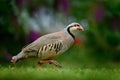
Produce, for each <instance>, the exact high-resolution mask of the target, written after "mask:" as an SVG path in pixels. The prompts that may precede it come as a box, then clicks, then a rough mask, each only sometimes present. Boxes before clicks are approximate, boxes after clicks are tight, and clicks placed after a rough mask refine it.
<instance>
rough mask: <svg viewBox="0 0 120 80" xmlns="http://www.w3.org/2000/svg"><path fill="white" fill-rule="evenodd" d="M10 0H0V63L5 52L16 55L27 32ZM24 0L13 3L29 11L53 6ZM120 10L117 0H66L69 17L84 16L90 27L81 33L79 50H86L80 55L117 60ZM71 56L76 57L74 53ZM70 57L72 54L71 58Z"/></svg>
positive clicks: (38, 0)
mask: <svg viewBox="0 0 120 80" xmlns="http://www.w3.org/2000/svg"><path fill="white" fill-rule="evenodd" d="M12 1H13V0H0V6H1V7H0V36H1V39H0V44H1V46H0V49H1V51H0V57H1V60H2V61H1V62H3V60H4V57H5V56H6V54H8V53H10V54H16V53H17V52H19V51H20V49H21V47H22V46H23V45H25V39H26V34H25V33H24V32H25V31H24V29H23V27H22V25H20V24H19V21H18V20H19V19H18V17H17V16H16V15H15V12H14V10H13V7H12ZM16 1H24V0H16ZM25 1H26V4H24V6H23V5H21V3H17V2H16V5H17V7H19V9H22V8H20V6H23V7H27V8H28V10H29V11H30V13H31V12H32V11H31V10H34V8H35V9H37V8H38V7H39V6H41V5H44V6H47V7H48V8H50V9H51V10H55V9H56V8H55V1H54V0H48V1H45V0H30V2H28V3H27V0H25ZM119 9H120V1H119V0H111V1H109V0H98V1H97V0H69V15H68V16H73V17H75V18H76V20H77V21H78V22H80V21H81V20H83V19H86V20H87V21H88V24H89V26H88V28H89V29H88V30H86V31H84V32H83V33H82V34H83V35H84V36H85V41H83V44H82V46H83V47H84V49H83V48H81V47H80V50H81V51H83V50H84V52H85V53H86V54H85V55H83V56H82V57H83V58H84V56H88V55H89V56H90V58H92V59H94V61H96V62H98V61H99V62H104V61H107V62H110V61H115V62H119V61H120V27H119V26H120V10H119ZM63 14H64V12H63ZM27 40H28V39H27ZM6 51H7V52H6ZM75 51H76V50H74V51H73V52H75ZM68 52H69V51H68ZM1 53H2V54H1ZM71 54H72V53H71ZM72 55H73V56H76V54H72ZM73 56H71V59H72V57H73ZM79 56H81V55H79ZM78 58H81V57H78ZM79 60H81V59H78V61H79Z"/></svg>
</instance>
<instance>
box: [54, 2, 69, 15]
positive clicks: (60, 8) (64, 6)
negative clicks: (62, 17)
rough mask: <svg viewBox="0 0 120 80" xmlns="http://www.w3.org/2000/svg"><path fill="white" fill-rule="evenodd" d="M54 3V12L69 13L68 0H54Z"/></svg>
mask: <svg viewBox="0 0 120 80" xmlns="http://www.w3.org/2000/svg"><path fill="white" fill-rule="evenodd" d="M54 4H55V5H54V7H55V11H56V12H63V13H65V14H66V15H67V14H68V13H69V0H55V3H54Z"/></svg>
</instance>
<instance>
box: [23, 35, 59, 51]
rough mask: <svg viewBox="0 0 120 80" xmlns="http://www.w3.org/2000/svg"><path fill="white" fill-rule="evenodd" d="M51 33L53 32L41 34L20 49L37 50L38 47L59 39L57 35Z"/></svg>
mask: <svg viewBox="0 0 120 80" xmlns="http://www.w3.org/2000/svg"><path fill="white" fill-rule="evenodd" d="M53 35H54V34H50V35H45V36H42V37H40V38H38V39H37V40H35V41H34V42H32V43H31V44H29V45H28V46H26V47H25V48H23V49H22V50H23V51H24V52H38V50H39V48H40V47H42V46H43V45H46V44H51V43H54V42H56V41H59V40H60V37H59V35H54V36H53Z"/></svg>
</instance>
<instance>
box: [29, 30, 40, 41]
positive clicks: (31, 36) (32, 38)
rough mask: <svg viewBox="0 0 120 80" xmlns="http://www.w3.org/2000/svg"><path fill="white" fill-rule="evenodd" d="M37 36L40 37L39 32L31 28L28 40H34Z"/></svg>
mask: <svg viewBox="0 0 120 80" xmlns="http://www.w3.org/2000/svg"><path fill="white" fill-rule="evenodd" d="M39 37H40V33H38V32H36V31H33V30H32V31H30V34H29V38H30V41H34V40H36V39H37V38H39Z"/></svg>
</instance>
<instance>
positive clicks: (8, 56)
mask: <svg viewBox="0 0 120 80" xmlns="http://www.w3.org/2000/svg"><path fill="white" fill-rule="evenodd" d="M5 57H6V59H7V61H10V60H11V59H12V55H11V54H9V53H6V54H5Z"/></svg>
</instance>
